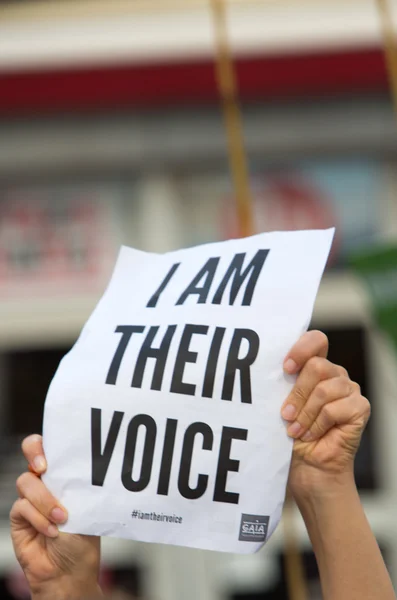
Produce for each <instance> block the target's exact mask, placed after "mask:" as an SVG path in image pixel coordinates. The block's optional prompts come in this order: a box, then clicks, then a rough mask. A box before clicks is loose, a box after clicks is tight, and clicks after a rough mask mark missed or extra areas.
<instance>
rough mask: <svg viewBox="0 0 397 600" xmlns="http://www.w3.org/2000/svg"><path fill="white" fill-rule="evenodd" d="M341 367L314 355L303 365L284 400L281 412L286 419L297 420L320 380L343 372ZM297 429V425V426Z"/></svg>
mask: <svg viewBox="0 0 397 600" xmlns="http://www.w3.org/2000/svg"><path fill="white" fill-rule="evenodd" d="M342 372H343V371H341V367H338V366H337V365H334V364H333V363H331V362H330V361H329V360H327V359H326V358H320V357H319V356H314V357H312V358H310V359H309V360H308V361H307V363H306V364H305V366H304V367H303V369H302V371H301V373H300V374H299V377H298V379H297V381H296V384H295V386H294V388H293V390H292V392H291V393H290V395H289V396H288V398H287V400H286V401H285V402H284V405H283V408H282V411H281V414H282V416H283V418H284V419H285V420H286V421H295V420H296V418H297V416H298V415H299V414H300V412H301V411H302V409H303V407H304V406H305V404H306V402H307V401H308V399H309V397H310V395H311V394H312V392H313V391H314V390H315V388H316V387H317V385H318V384H319V383H320V381H325V380H327V379H332V378H334V377H338V376H339V375H341V374H342ZM295 428H296V429H297V426H296V427H295Z"/></svg>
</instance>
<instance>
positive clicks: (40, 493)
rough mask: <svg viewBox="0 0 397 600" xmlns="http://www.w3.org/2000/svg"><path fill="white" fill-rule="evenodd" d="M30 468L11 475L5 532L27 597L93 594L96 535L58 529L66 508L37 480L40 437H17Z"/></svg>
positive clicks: (42, 464)
mask: <svg viewBox="0 0 397 600" xmlns="http://www.w3.org/2000/svg"><path fill="white" fill-rule="evenodd" d="M22 450H23V453H24V455H25V458H26V460H27V461H28V463H29V469H30V472H26V473H23V475H21V476H20V477H19V478H18V480H17V490H18V494H19V499H18V500H17V501H16V502H15V504H14V506H13V507H12V509H11V513H10V521H11V536H12V542H13V545H14V550H15V554H16V557H17V559H18V561H19V563H20V565H21V566H22V569H23V570H24V573H25V576H26V578H27V580H28V583H29V587H30V589H31V592H32V598H33V600H47V598H48V600H49V599H50V598H51V600H58V599H59V600H66V599H67V600H72V599H73V600H74V599H77V598H84V599H87V598H94V597H97V596H98V595H99V594H100V589H99V587H98V575H99V562H100V538H96V537H89V536H82V535H70V534H65V533H60V532H59V531H58V528H57V526H56V524H61V523H64V522H66V520H67V512H66V510H65V509H64V507H63V506H61V505H60V504H59V502H58V501H57V500H56V499H55V498H54V497H53V496H52V494H51V493H50V492H49V491H48V489H47V488H46V487H45V485H44V483H43V482H42V481H41V479H40V476H41V475H42V474H43V473H44V472H45V471H46V469H47V463H46V460H45V456H44V450H43V445H42V438H41V436H38V435H32V436H30V437H28V438H26V439H25V440H24V441H23V443H22Z"/></svg>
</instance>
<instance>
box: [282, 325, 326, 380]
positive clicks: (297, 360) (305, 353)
mask: <svg viewBox="0 0 397 600" xmlns="http://www.w3.org/2000/svg"><path fill="white" fill-rule="evenodd" d="M328 348H329V342H328V338H327V336H326V335H325V333H322V332H321V331H308V332H307V333H305V334H304V335H303V336H302V337H301V338H300V340H299V341H298V342H297V343H296V344H295V346H294V347H293V348H292V350H290V352H289V353H288V355H287V356H286V358H285V361H284V370H285V371H286V372H287V373H289V374H290V375H295V374H296V373H298V372H299V371H300V370H301V369H302V368H303V366H304V365H305V364H306V363H307V361H308V360H309V359H310V358H312V357H313V356H320V357H321V358H327V356H328Z"/></svg>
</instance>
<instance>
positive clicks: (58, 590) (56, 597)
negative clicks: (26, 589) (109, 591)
mask: <svg viewBox="0 0 397 600" xmlns="http://www.w3.org/2000/svg"><path fill="white" fill-rule="evenodd" d="M31 592H32V600H97V599H98V598H103V594H102V590H101V588H100V586H99V584H98V582H97V581H96V580H95V579H93V580H90V579H89V578H87V580H85V581H80V580H78V579H76V578H73V577H69V576H68V577H66V576H65V577H61V578H59V579H56V580H53V581H51V582H47V583H45V584H43V585H39V586H31Z"/></svg>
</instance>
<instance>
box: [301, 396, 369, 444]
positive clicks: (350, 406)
mask: <svg viewBox="0 0 397 600" xmlns="http://www.w3.org/2000/svg"><path fill="white" fill-rule="evenodd" d="M370 415H371V405H370V403H369V402H368V400H367V399H366V398H364V397H363V396H361V394H360V393H358V392H357V393H355V394H353V395H352V396H349V397H347V398H341V399H340V400H336V401H335V402H331V403H329V404H326V405H325V406H323V408H322V410H321V411H320V413H319V415H318V417H317V419H316V420H315V422H314V423H313V425H312V427H311V429H310V430H309V431H308V432H307V433H306V434H305V435H304V436H303V437H302V440H303V441H304V442H310V441H315V440H319V439H320V438H322V437H323V436H324V435H325V434H326V433H328V431H329V430H330V429H332V428H333V427H335V426H338V425H339V426H340V425H348V424H349V423H351V424H352V425H354V426H355V427H358V428H359V430H360V433H361V431H363V430H364V428H365V426H366V424H367V423H368V420H369V418H370Z"/></svg>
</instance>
